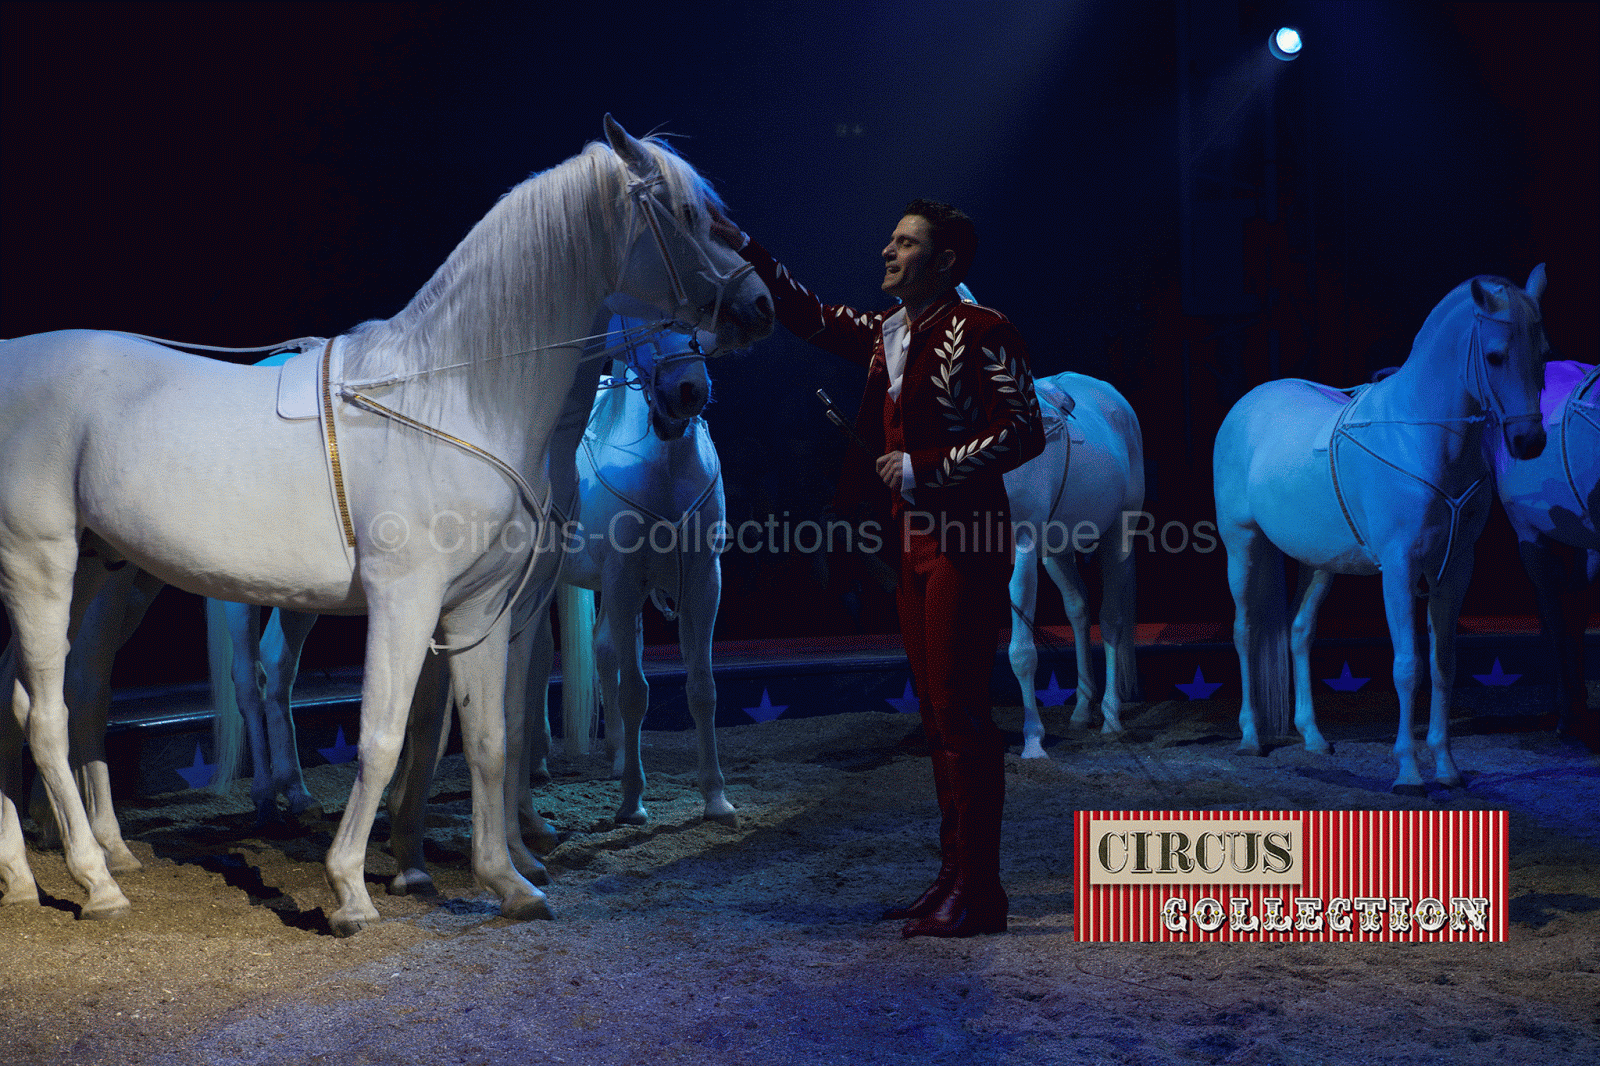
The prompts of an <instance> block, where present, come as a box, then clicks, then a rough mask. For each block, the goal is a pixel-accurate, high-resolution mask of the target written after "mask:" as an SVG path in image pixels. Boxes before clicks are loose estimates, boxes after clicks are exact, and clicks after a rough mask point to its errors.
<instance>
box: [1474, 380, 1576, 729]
mask: <svg viewBox="0 0 1600 1066" xmlns="http://www.w3.org/2000/svg"><path fill="white" fill-rule="evenodd" d="M1539 402H1540V407H1541V410H1542V413H1543V416H1544V428H1545V434H1546V436H1547V438H1548V441H1549V443H1548V444H1547V445H1546V446H1545V450H1544V451H1543V452H1541V453H1540V454H1539V455H1537V456H1535V457H1531V458H1525V459H1517V458H1514V457H1513V456H1512V455H1511V453H1510V452H1509V451H1508V450H1507V449H1506V448H1505V447H1503V446H1501V445H1500V443H1499V442H1498V441H1496V442H1495V445H1496V446H1495V448H1494V471H1495V487H1496V489H1497V491H1498V493H1499V496H1500V502H1501V503H1502V504H1503V505H1504V506H1505V509H1506V517H1508V518H1509V519H1510V520H1511V528H1512V529H1513V530H1515V531H1516V534H1517V550H1518V553H1519V554H1520V555H1521V556H1522V565H1523V568H1524V569H1525V570H1526V571H1527V573H1528V577H1529V579H1530V580H1531V581H1532V582H1533V589H1534V595H1535V598H1536V601H1537V603H1538V610H1539V628H1540V630H1541V631H1542V634H1543V636H1544V639H1545V641H1546V643H1547V646H1548V647H1549V648H1550V649H1551V650H1552V651H1553V652H1554V665H1555V671H1554V681H1555V693H1554V704H1555V711H1556V714H1557V728H1558V729H1560V731H1561V732H1563V733H1568V734H1573V735H1580V736H1582V738H1583V739H1585V740H1586V741H1588V742H1590V743H1593V742H1594V741H1595V740H1596V737H1595V723H1594V721H1593V717H1592V716H1591V715H1590V714H1589V713H1588V696H1587V692H1586V691H1585V688H1584V681H1583V657H1584V656H1583V650H1584V649H1583V634H1584V630H1585V629H1586V628H1587V624H1588V611H1587V610H1586V608H1587V592H1588V589H1589V586H1591V585H1593V583H1594V581H1595V577H1596V574H1597V573H1600V367H1596V366H1589V365H1586V364H1584V363H1575V362H1569V361H1566V360H1561V361H1551V362H1549V363H1547V364H1545V375H1544V390H1543V392H1542V393H1541V394H1540V401H1539Z"/></svg>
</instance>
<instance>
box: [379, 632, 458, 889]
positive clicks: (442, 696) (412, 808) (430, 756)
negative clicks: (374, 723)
mask: <svg viewBox="0 0 1600 1066" xmlns="http://www.w3.org/2000/svg"><path fill="white" fill-rule="evenodd" d="M449 724H450V679H449V677H448V674H447V671H446V668H445V664H444V657H443V656H442V655H439V654H434V653H432V652H430V653H428V654H427V655H426V656H424V658H423V660H422V671H421V672H420V673H419V674H418V675H417V687H416V691H415V692H414V693H413V695H412V698H411V717H410V718H409V720H408V721H407V722H406V744H405V748H404V749H403V750H402V751H401V753H400V763H399V766H398V767H397V768H396V770H395V777H394V783H393V784H392V785H390V786H389V853H390V854H391V855H393V856H394V863H395V867H396V868H397V869H398V870H399V872H398V873H396V874H395V876H394V879H393V880H392V881H390V882H389V894H390V895H391V896H428V895H433V894H434V892H435V891H436V889H435V888H434V885H433V877H432V876H431V875H430V874H429V873H428V866H427V861H426V860H425V859H424V858H423V854H422V839H423V835H424V832H425V828H426V825H427V814H428V794H429V792H431V791H432V787H433V775H434V770H435V768H436V767H437V766H438V763H439V759H440V757H441V756H442V755H443V754H444V748H445V743H446V742H447V741H448V740H449V736H450V730H449Z"/></svg>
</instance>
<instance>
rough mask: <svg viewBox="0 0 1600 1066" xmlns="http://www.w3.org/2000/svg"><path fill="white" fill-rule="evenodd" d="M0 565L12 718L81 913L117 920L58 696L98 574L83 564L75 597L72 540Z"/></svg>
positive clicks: (117, 906) (125, 906) (46, 544)
mask: <svg viewBox="0 0 1600 1066" xmlns="http://www.w3.org/2000/svg"><path fill="white" fill-rule="evenodd" d="M3 564H4V565H3V566H0V571H3V572H4V574H5V598H6V606H7V607H8V608H9V609H10V614H11V621H12V625H13V626H14V628H15V630H16V640H17V679H16V681H15V683H14V684H13V692H12V713H13V714H14V715H15V716H16V720H17V722H18V724H19V725H24V727H25V729H26V732H27V736H28V743H29V745H30V747H31V748H32V751H33V758H34V763H35V764H36V765H37V766H38V768H39V775H40V777H41V778H42V779H43V781H44V784H45V789H46V791H47V792H48V793H49V796H50V805H51V808H52V811H53V813H54V816H55V820H56V824H57V825H58V826H60V827H61V833H62V848H63V851H64V852H65V855H66V861H67V870H68V871H69V872H70V873H71V874H72V877H73V879H74V880H76V881H77V882H78V884H80V885H82V886H83V888H84V889H85V891H87V892H88V894H89V899H88V902H86V903H85V904H84V906H83V910H82V911H81V912H80V913H81V916H82V917H84V918H120V917H122V916H124V915H126V914H127V913H128V912H129V911H130V910H132V907H131V906H130V905H129V903H128V898H127V897H126V896H124V895H123V894H122V890H121V889H120V888H118V887H117V883H116V881H115V880H113V879H112V877H111V873H110V871H109V870H108V869H107V868H106V860H105V853H104V852H103V851H101V849H100V845H99V842H98V841H97V840H96V839H95V837H94V833H93V830H92V829H91V827H90V825H89V816H88V813H87V812H86V811H85V809H84V804H83V797H82V796H81V795H80V794H79V792H78V786H77V782H76V781H75V780H74V779H73V774H72V766H71V761H70V750H69V739H68V728H67V705H66V700H65V698H64V695H63V684H64V681H65V675H66V657H67V641H68V634H69V633H71V632H72V631H73V628H74V627H73V623H74V622H75V621H77V620H78V618H81V615H82V612H83V611H84V610H86V609H87V608H88V604H89V602H90V601H91V600H92V599H93V596H94V594H95V593H96V592H98V591H99V589H98V584H99V580H100V579H101V578H102V577H103V571H100V570H99V567H98V566H88V567H85V568H84V571H83V573H82V574H81V575H79V578H80V580H79V581H78V582H77V585H78V588H77V591H76V593H74V591H73V590H74V585H75V581H74V575H78V565H77V564H78V542H77V538H76V537H75V536H69V537H62V538H57V539H55V540H49V541H39V542H36V544H35V548H34V550H33V551H32V552H29V553H27V554H25V555H24V554H22V553H18V552H15V551H13V552H8V553H6V558H5V559H4V560H3ZM75 614H76V615H77V616H78V617H77V618H75V617H74V615H75ZM0 817H3V815H0ZM0 831H3V829H0Z"/></svg>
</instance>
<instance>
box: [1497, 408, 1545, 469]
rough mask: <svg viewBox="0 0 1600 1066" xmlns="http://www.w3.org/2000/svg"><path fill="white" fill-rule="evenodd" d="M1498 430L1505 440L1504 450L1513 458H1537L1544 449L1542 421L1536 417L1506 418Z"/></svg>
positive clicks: (1520, 459)
mask: <svg viewBox="0 0 1600 1066" xmlns="http://www.w3.org/2000/svg"><path fill="white" fill-rule="evenodd" d="M1500 432H1501V433H1502V434H1503V436H1504V439H1505V442H1506V451H1508V452H1510V453H1511V457H1512V458H1513V459H1516V460H1518V461H1526V460H1529V459H1537V458H1539V455H1540V454H1541V453H1542V452H1543V451H1544V444H1545V432H1544V422H1543V421H1541V420H1540V419H1539V418H1538V417H1533V418H1527V419H1522V418H1510V419H1507V420H1506V422H1505V424H1504V425H1503V426H1502V427H1501V430H1500Z"/></svg>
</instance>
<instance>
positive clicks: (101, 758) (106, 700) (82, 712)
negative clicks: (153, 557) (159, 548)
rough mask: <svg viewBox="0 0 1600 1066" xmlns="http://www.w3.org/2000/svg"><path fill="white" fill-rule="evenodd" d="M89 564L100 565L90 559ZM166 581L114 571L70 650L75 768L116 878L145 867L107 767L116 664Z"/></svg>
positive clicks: (133, 570) (131, 570)
mask: <svg viewBox="0 0 1600 1066" xmlns="http://www.w3.org/2000/svg"><path fill="white" fill-rule="evenodd" d="M83 565H84V566H93V565H97V564H96V563H95V561H93V560H86V561H85V562H84V564H83ZM162 587H163V584H162V582H160V581H158V580H157V579H155V578H153V577H151V576H149V575H148V574H145V573H144V572H143V571H142V570H139V569H138V568H137V567H134V566H132V565H131V564H123V565H122V566H121V567H119V568H118V569H116V570H114V571H111V572H110V573H109V575H108V576H107V577H106V580H105V583H104V584H103V585H102V586H101V588H100V591H99V592H98V593H97V594H96V595H95V597H94V600H93V602H92V603H91V604H90V605H89V607H88V608H87V610H86V611H85V612H84V616H83V620H82V622H80V623H79V625H78V630H77V635H76V636H75V638H74V639H73V642H72V648H71V649H70V650H69V651H68V652H67V679H66V701H67V707H68V708H69V713H68V718H67V726H68V729H69V731H70V736H71V749H72V756H71V757H72V766H73V770H74V772H75V773H76V775H77V778H78V788H79V791H80V792H81V793H82V794H83V802H84V807H85V810H86V811H87V813H88V815H89V824H90V826H92V827H93V829H94V836H95V839H96V840H97V841H99V843H100V847H101V850H103V851H104V852H105V854H106V866H107V867H108V868H109V869H110V870H111V872H112V873H113V874H122V873H133V872H134V871H136V870H142V869H143V868H144V864H143V863H141V862H140V861H139V860H138V858H136V857H135V856H134V854H133V852H131V851H129V850H128V845H127V843H126V842H124V841H123V839H122V827H121V826H120V825H118V824H117V814H116V811H115V809H114V808H113V806H112V803H111V772H110V769H109V767H108V766H107V763H106V722H107V720H108V719H109V718H110V715H111V664H112V661H113V660H114V659H115V658H116V655H117V652H118V651H119V650H121V648H122V646H123V645H124V644H126V643H127V642H128V638H129V637H131V636H132V635H133V632H134V630H136V629H138V628H139V623H140V622H141V621H142V620H143V619H144V614H145V611H146V610H147V609H148V608H149V606H150V601H151V600H152V599H154V598H155V594H156V593H157V592H160V591H161V589H162Z"/></svg>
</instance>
